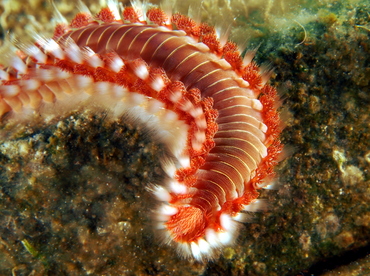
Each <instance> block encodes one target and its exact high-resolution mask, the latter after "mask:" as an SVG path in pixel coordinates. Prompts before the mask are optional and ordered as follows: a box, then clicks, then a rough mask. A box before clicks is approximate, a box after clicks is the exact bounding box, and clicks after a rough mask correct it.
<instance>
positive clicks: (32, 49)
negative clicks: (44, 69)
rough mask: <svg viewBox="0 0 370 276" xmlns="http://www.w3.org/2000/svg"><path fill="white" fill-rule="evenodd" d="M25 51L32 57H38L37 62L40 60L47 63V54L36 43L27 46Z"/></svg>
mask: <svg viewBox="0 0 370 276" xmlns="http://www.w3.org/2000/svg"><path fill="white" fill-rule="evenodd" d="M24 51H25V52H26V53H27V54H28V55H30V56H31V57H33V58H34V59H36V61H37V62H40V63H45V62H46V60H47V58H48V57H47V56H46V55H45V54H44V53H43V52H42V51H41V50H40V49H39V48H38V47H37V46H35V45H32V46H29V47H25V49H24Z"/></svg>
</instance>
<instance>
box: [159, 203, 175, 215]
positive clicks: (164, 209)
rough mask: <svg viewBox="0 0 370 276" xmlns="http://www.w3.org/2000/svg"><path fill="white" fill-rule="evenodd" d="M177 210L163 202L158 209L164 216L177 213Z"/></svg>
mask: <svg viewBox="0 0 370 276" xmlns="http://www.w3.org/2000/svg"><path fill="white" fill-rule="evenodd" d="M178 211H179V210H178V209H177V208H174V207H171V206H170V205H167V204H163V205H162V206H161V208H160V210H159V212H160V213H162V214H163V215H166V216H173V215H175V214H177V212H178Z"/></svg>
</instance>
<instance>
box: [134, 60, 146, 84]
mask: <svg viewBox="0 0 370 276" xmlns="http://www.w3.org/2000/svg"><path fill="white" fill-rule="evenodd" d="M134 74H135V75H136V76H137V77H138V78H140V79H142V80H145V79H146V78H147V77H148V76H149V71H148V69H147V68H146V66H145V65H144V64H139V65H138V66H135V68H134Z"/></svg>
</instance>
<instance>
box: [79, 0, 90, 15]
mask: <svg viewBox="0 0 370 276" xmlns="http://www.w3.org/2000/svg"><path fill="white" fill-rule="evenodd" d="M77 9H78V10H79V12H81V13H87V14H90V15H91V12H90V10H89V8H88V7H87V6H86V5H85V4H84V3H83V2H82V1H81V0H78V3H77Z"/></svg>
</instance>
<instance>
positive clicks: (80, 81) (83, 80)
mask: <svg viewBox="0 0 370 276" xmlns="http://www.w3.org/2000/svg"><path fill="white" fill-rule="evenodd" d="M73 79H74V80H75V82H76V85H77V87H78V88H79V89H85V88H87V87H89V86H90V85H91V84H92V83H93V82H94V80H93V79H92V78H90V77H86V76H83V75H75V76H73Z"/></svg>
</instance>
